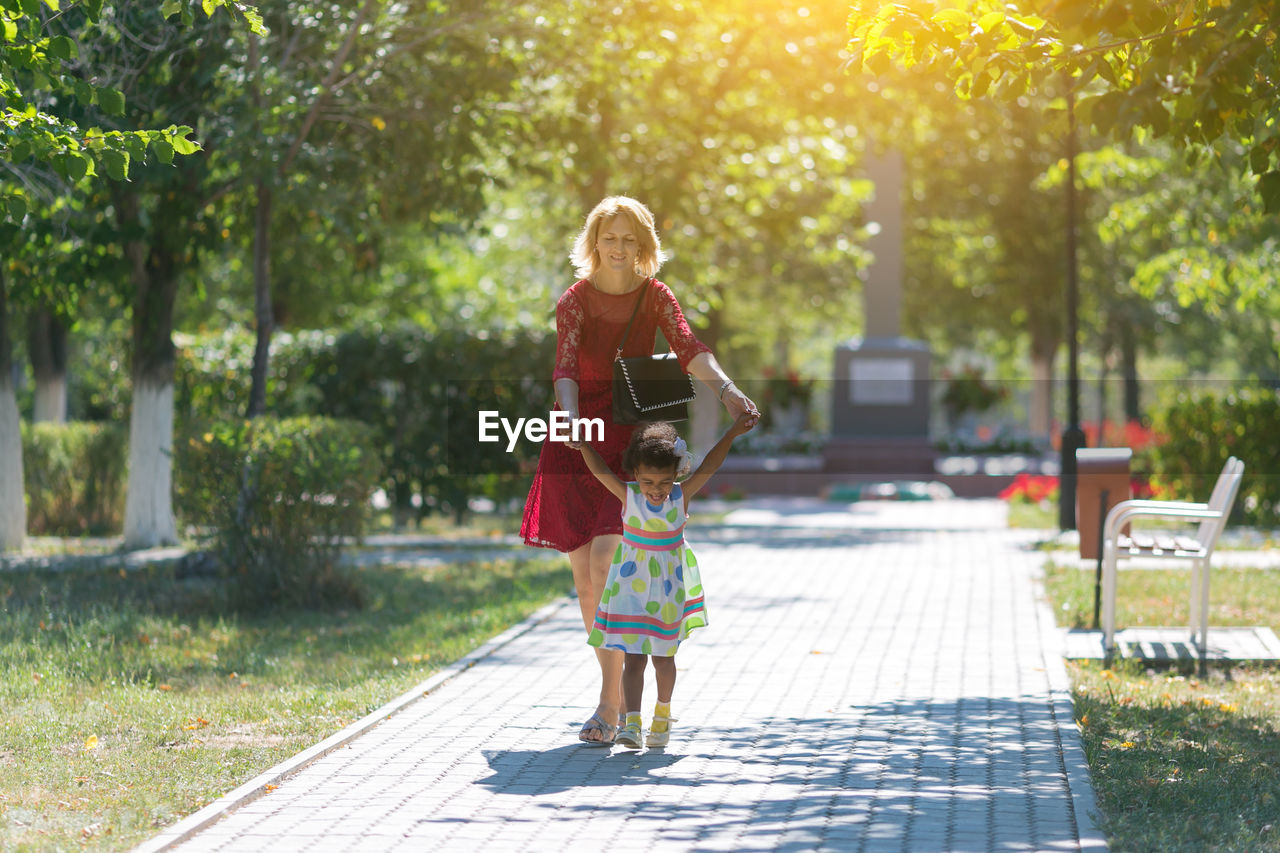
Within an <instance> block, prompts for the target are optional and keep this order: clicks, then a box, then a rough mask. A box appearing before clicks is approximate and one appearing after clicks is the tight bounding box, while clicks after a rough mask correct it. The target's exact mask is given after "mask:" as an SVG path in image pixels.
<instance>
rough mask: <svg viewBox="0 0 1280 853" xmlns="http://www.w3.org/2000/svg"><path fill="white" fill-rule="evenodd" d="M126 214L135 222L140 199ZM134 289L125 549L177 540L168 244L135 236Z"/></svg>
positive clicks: (172, 264) (173, 283) (131, 250)
mask: <svg viewBox="0 0 1280 853" xmlns="http://www.w3.org/2000/svg"><path fill="white" fill-rule="evenodd" d="M122 195H124V196H125V198H126V199H127V201H126V205H127V208H128V209H127V210H126V211H125V217H126V219H127V220H129V221H133V222H136V221H137V199H136V198H135V197H133V196H132V195H127V194H122ZM126 251H127V253H128V257H129V260H130V262H131V265H132V268H133V269H132V275H133V281H134V288H135V294H136V295H135V299H134V305H133V410H132V412H131V417H130V423H129V487H128V492H127V497H126V500H125V510H124V544H125V547H126V548H130V549H132V548H154V547H156V546H158V545H172V544H176V543H177V541H178V531H177V523H176V522H175V520H174V517H173V365H174V347H173V303H174V297H175V296H176V294H177V287H178V284H177V261H176V258H175V257H174V256H173V254H172V253H171V252H169V251H168V250H167V249H166V248H165V247H163V246H158V245H152V246H148V245H147V244H146V243H144V242H142V241H140V240H134V241H132V242H130V243H129V245H128V246H127V248H126Z"/></svg>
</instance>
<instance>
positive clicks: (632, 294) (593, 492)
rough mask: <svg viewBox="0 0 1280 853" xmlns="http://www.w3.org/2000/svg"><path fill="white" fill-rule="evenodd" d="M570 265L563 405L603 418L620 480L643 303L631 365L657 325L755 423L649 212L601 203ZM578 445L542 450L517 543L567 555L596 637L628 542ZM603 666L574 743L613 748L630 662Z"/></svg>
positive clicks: (560, 346) (561, 339) (563, 328)
mask: <svg viewBox="0 0 1280 853" xmlns="http://www.w3.org/2000/svg"><path fill="white" fill-rule="evenodd" d="M570 258H571V259H572V261H573V264H574V268H575V271H576V273H577V274H578V276H579V280H578V281H576V282H575V283H574V284H573V285H572V286H570V287H569V289H568V290H566V291H565V292H564V294H563V295H562V296H561V297H560V300H559V302H558V303H557V304H556V338H557V346H556V365H555V372H554V373H553V375H552V378H553V381H554V383H555V390H556V404H557V407H558V408H559V409H561V410H563V411H565V412H567V413H568V414H569V416H570V418H579V417H581V418H600V419H602V420H603V421H604V424H605V429H604V440H603V441H600V442H595V443H593V447H594V448H595V450H596V451H597V452H598V453H599V454H600V455H601V456H602V457H603V458H604V460H605V462H606V464H608V466H609V468H610V469H611V470H612V471H614V473H616V474H618V475H619V476H623V470H622V451H623V450H624V449H625V448H626V446H627V442H628V441H629V440H630V438H631V432H632V430H633V429H634V427H632V426H626V425H622V424H615V423H613V404H612V400H613V397H612V379H613V358H614V354H615V352H616V350H617V347H618V343H619V342H620V341H621V340H622V335H623V332H624V330H625V329H626V326H627V321H628V319H629V318H630V317H631V313H632V309H633V308H634V307H635V303H636V300H637V298H641V299H642V301H641V304H640V308H639V311H638V312H637V313H636V315H635V321H634V323H633V325H632V327H631V333H630V335H629V336H628V338H627V346H626V350H625V351H624V352H623V355H624V356H635V355H647V354H649V353H652V352H653V345H654V341H655V339H656V332H657V330H658V329H659V328H661V329H662V334H663V336H664V337H665V338H666V339H667V341H668V343H669V344H670V345H671V349H672V351H673V352H675V354H676V357H677V358H678V359H679V361H680V365H681V367H683V368H684V369H685V371H686V372H688V373H691V374H693V375H694V376H695V377H697V378H698V379H700V380H701V381H702V382H704V383H705V384H706V385H707V386H708V387H709V388H711V390H712V391H713V392H714V393H715V394H716V395H717V397H719V399H720V400H721V401H722V402H723V403H724V406H725V408H726V409H727V410H728V412H729V416H730V417H731V418H737V417H738V416H739V415H741V414H743V413H747V414H750V415H753V416H758V414H759V412H758V411H757V409H756V406H755V404H754V403H753V402H751V400H750V399H749V398H748V397H747V395H745V394H743V393H742V392H741V391H740V390H739V389H738V387H737V386H736V385H734V384H733V381H732V380H731V379H729V377H728V375H727V374H726V373H725V372H724V370H723V369H721V367H720V365H719V364H718V363H717V362H716V358H715V355H713V354H712V352H711V350H710V349H709V348H708V347H707V346H706V345H705V344H703V343H702V342H701V341H699V340H698V339H697V338H696V337H694V334H693V331H692V330H691V329H690V328H689V324H688V323H687V322H685V319H684V313H683V312H682V311H681V310H680V305H679V303H678V302H677V301H676V298H675V296H674V295H673V294H672V293H671V291H670V290H669V289H668V288H667V286H666V285H665V284H663V283H662V282H660V281H658V280H656V279H654V278H653V276H654V274H655V273H657V271H658V267H659V266H661V264H662V260H663V256H662V247H661V245H660V244H659V242H658V234H657V231H656V230H655V228H654V224H653V214H652V213H650V212H649V209H648V208H647V207H645V206H644V205H643V204H641V203H640V202H638V201H636V200H635V199H632V198H627V197H626V196H611V197H609V198H606V199H604V200H603V201H601V202H600V203H599V204H598V205H596V206H595V208H594V209H593V210H592V211H591V213H590V214H589V215H588V216H587V222H586V225H585V226H584V227H583V229H582V233H581V234H579V235H578V239H577V241H576V242H575V243H574V247H573V253H572V254H571V255H570ZM642 288H643V289H644V295H643V297H641V296H640V294H639V291H640V290H641V289H642ZM580 447H581V445H580V444H577V443H573V442H554V441H550V440H548V441H546V442H545V443H544V444H543V446H542V455H541V457H540V459H539V460H538V470H537V472H536V473H535V474H534V477H533V485H532V487H530V489H529V499H528V501H527V502H526V503H525V510H524V522H523V524H522V525H521V528H520V535H521V536H522V537H523V538H524V541H525V542H526V543H527V544H529V545H534V546H537V547H541V548H555V549H556V550H558V551H564V552H565V553H567V554H568V555H569V565H570V566H571V568H572V569H573V583H574V586H575V587H576V588H577V592H578V606H579V607H580V608H581V609H582V622H583V626H584V627H585V628H586V629H587V630H590V628H591V622H592V620H593V619H594V617H595V612H596V607H597V606H598V605H599V603H600V593H601V592H602V590H603V588H604V581H605V578H606V576H607V575H608V572H609V562H610V560H611V559H612V557H613V552H614V550H616V549H617V547H618V545H619V544H620V543H621V541H622V521H621V505H620V503H619V502H618V499H617V498H616V497H615V496H614V495H613V494H611V493H610V492H609V491H608V490H607V489H605V487H604V486H602V485H601V484H600V482H599V481H598V480H597V479H596V478H595V476H594V475H592V473H591V472H590V471H589V470H588V469H587V466H586V464H585V463H584V462H583V459H582V454H581V453H580V452H579V448H580ZM596 657H597V658H598V660H599V663H600V674H601V683H600V702H599V704H598V705H597V706H596V710H595V712H594V713H593V714H592V715H591V717H590V718H589V719H588V720H587V722H586V723H585V724H584V725H583V727H582V731H581V732H579V733H578V738H579V740H582V741H583V742H585V743H589V744H600V745H607V744H611V743H613V738H614V735H615V734H616V733H617V725H616V724H617V721H618V717H619V712H620V711H621V709H622V695H621V675H622V661H623V658H622V653H621V652H618V651H613V650H607V649H597V650H596Z"/></svg>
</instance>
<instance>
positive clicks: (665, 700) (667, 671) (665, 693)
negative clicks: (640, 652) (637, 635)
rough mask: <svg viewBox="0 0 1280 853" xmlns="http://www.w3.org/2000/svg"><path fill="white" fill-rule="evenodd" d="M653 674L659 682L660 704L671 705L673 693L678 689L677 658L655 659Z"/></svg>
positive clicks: (655, 656)
mask: <svg viewBox="0 0 1280 853" xmlns="http://www.w3.org/2000/svg"><path fill="white" fill-rule="evenodd" d="M653 674H654V678H655V680H656V681H657V682H658V704H660V705H670V704H671V692H672V691H673V690H675V689H676V658H675V655H672V656H671V657H659V656H658V655H654V657H653Z"/></svg>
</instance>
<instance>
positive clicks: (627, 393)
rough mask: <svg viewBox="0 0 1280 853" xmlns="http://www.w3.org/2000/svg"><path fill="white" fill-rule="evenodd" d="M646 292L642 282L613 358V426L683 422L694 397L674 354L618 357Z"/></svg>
mask: <svg viewBox="0 0 1280 853" xmlns="http://www.w3.org/2000/svg"><path fill="white" fill-rule="evenodd" d="M648 290H649V282H648V281H647V280H646V281H645V283H644V284H643V285H641V286H640V295H639V296H638V297H636V304H635V307H634V308H632V309H631V319H630V320H628V321H627V328H626V331H624V332H623V333H622V341H621V342H619V344H618V351H617V353H616V354H615V355H614V357H613V422H614V423H616V424H638V423H643V422H645V421H683V420H687V419H688V417H689V404H690V403H691V402H693V398H694V391H693V380H692V379H690V378H689V374H687V373H685V372H684V369H683V368H682V367H680V361H679V359H677V358H676V354H675V353H673V352H664V353H658V354H656V355H640V356H632V357H631V358H623V357H622V348H623V347H624V346H626V345H627V336H629V335H630V334H631V324H632V323H633V322H634V321H635V319H636V312H637V311H639V310H640V303H641V302H643V301H644V295H645V293H647V292H648Z"/></svg>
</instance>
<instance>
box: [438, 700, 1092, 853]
mask: <svg viewBox="0 0 1280 853" xmlns="http://www.w3.org/2000/svg"><path fill="white" fill-rule="evenodd" d="M567 736H568V737H571V736H572V735H571V734H568V733H567ZM484 756H485V758H486V760H487V761H488V763H489V769H490V770H491V771H492V772H491V775H489V776H488V777H486V778H483V779H480V780H478V783H477V784H479V785H481V786H484V787H485V788H488V789H490V790H491V791H493V792H494V793H495V794H498V795H511V796H516V797H519V798H521V799H523V798H529V800H530V802H531V803H532V804H534V805H535V806H536V807H537V808H536V809H535V811H536V812H537V813H538V817H537V819H538V820H542V821H545V820H548V819H550V820H553V821H558V820H584V819H588V818H590V817H593V816H611V817H614V818H618V817H626V818H627V820H629V821H631V820H639V821H642V822H644V823H645V824H646V825H648V824H649V823H650V822H651V823H652V831H653V832H654V833H656V834H657V837H658V838H659V839H660V840H663V841H672V842H678V841H685V842H691V841H697V840H707V839H709V838H715V839H724V838H734V839H737V841H736V842H735V849H743V850H754V849H770V850H773V849H778V842H779V838H780V833H785V838H786V839H787V840H788V842H790V841H795V842H797V843H799V844H800V845H801V846H803V844H804V843H806V842H810V843H814V844H817V843H825V844H829V845H835V846H839V847H840V848H841V849H856V848H858V847H860V846H861V845H863V844H870V845H873V846H876V845H878V844H881V843H884V842H894V841H895V840H896V843H897V844H900V845H902V846H903V847H906V848H910V849H943V848H945V849H953V848H957V847H960V848H964V849H977V850H993V849H1000V848H1002V847H1005V846H1006V845H1007V846H1010V847H1012V848H1015V849H1026V848H1028V847H1035V848H1037V849H1044V848H1053V847H1059V846H1064V847H1072V848H1073V847H1074V846H1075V844H1076V843H1077V831H1076V824H1075V820H1074V819H1073V817H1072V816H1073V814H1074V813H1073V811H1072V805H1071V795H1070V791H1069V789H1068V787H1067V784H1066V777H1065V768H1064V766H1063V762H1062V756H1061V749H1060V745H1059V742H1058V732H1057V723H1056V722H1055V720H1054V718H1053V715H1052V710H1051V708H1050V706H1049V704H1048V703H1047V702H1046V701H1044V700H1039V699H1029V700H1017V699H994V698H987V697H969V698H963V699H959V700H955V701H934V700H930V701H902V702H896V703H881V704H876V705H871V706H866V707H849V708H847V709H843V710H839V709H836V710H834V711H833V713H832V715H831V716H829V717H813V718H803V719H801V718H781V717H775V718H767V717H766V718H762V719H761V720H760V721H759V722H758V723H756V724H754V725H749V726H742V727H736V728H732V729H724V728H717V727H712V726H702V727H698V726H681V727H680V728H679V730H678V734H677V738H676V740H675V741H674V742H673V744H672V745H671V746H670V747H668V749H667V750H666V751H643V752H632V751H628V750H624V749H621V748H615V749H613V750H612V751H609V750H606V749H601V748H591V747H581V746H578V745H577V744H569V745H566V746H563V747H557V748H555V749H551V750H546V751H538V750H509V751H485V753H484ZM602 789H603V790H602ZM608 789H617V790H614V791H610V790H608ZM575 790H586V791H590V792H591V793H590V794H589V795H584V796H582V797H581V798H578V797H569V798H566V797H564V796H563V794H564V793H565V792H573V791H575ZM541 798H545V800H542V801H541V802H540V799H541ZM526 805H528V803H526ZM543 807H545V808H546V809H547V810H549V811H550V812H554V813H553V814H550V815H549V814H547V813H542V812H541V809H542V808H543ZM523 814H524V815H526V816H527V819H533V816H532V814H531V813H530V812H529V811H528V810H527V809H524V810H523ZM677 817H678V820H676V819H675V818H677ZM667 821H671V822H670V823H669V824H668V823H665V822H667ZM428 822H430V821H429V819H428Z"/></svg>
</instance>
